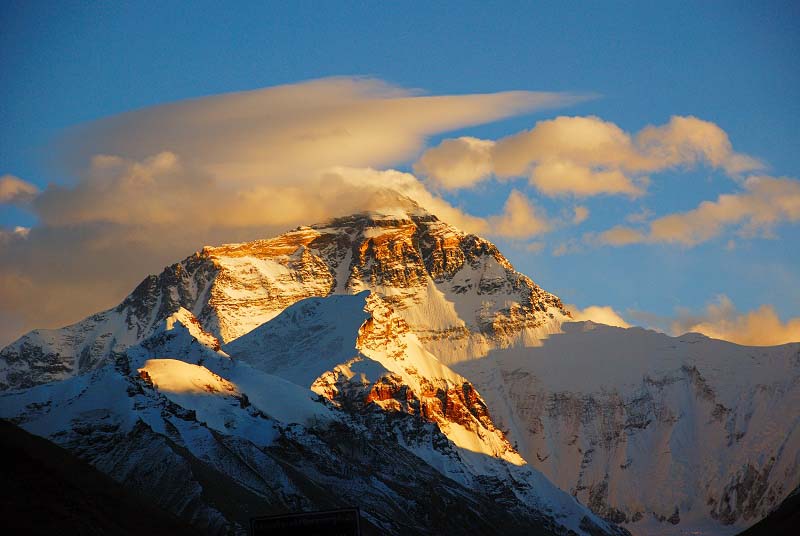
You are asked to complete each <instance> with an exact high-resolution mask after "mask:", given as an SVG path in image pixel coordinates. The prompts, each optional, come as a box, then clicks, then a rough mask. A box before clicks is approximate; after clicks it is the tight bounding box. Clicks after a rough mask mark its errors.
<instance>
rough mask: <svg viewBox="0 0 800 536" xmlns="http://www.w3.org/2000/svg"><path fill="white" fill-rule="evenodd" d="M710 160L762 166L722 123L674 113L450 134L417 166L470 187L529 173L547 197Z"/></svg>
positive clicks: (589, 192) (635, 186)
mask: <svg viewBox="0 0 800 536" xmlns="http://www.w3.org/2000/svg"><path fill="white" fill-rule="evenodd" d="M701 163H702V164H706V165H708V166H710V167H712V168H717V169H721V170H723V171H724V172H725V173H727V174H728V175H730V176H732V177H734V178H736V177H738V176H740V175H741V174H742V173H745V172H748V171H752V170H755V169H759V168H761V167H763V165H762V164H761V163H760V162H759V161H757V160H756V159H754V158H752V157H749V156H747V155H743V154H740V153H736V152H734V151H733V148H732V146H731V143H730V140H729V139H728V135H727V134H726V133H725V131H724V130H722V129H721V128H720V127H719V126H717V125H715V124H714V123H711V122H709V121H704V120H702V119H698V118H696V117H691V116H688V117H681V116H674V117H672V118H671V119H670V121H669V123H667V124H666V125H662V126H648V127H645V128H643V129H642V130H641V131H639V132H638V133H637V134H635V135H631V134H628V133H627V132H625V131H623V130H622V129H621V128H619V127H618V126H617V125H615V124H614V123H611V122H609V121H603V120H602V119H600V118H599V117H594V116H589V117H564V116H562V117H557V118H555V119H551V120H547V121H540V122H538V123H536V125H535V126H534V127H533V128H532V129H531V130H527V131H523V132H519V133H517V134H513V135H511V136H507V137H505V138H501V139H499V140H497V141H492V140H480V139H476V138H466V137H465V138H457V139H448V140H444V141H443V142H442V143H441V144H439V145H438V146H436V147H433V148H431V149H428V150H427V151H426V152H425V153H424V154H423V155H422V156H421V157H420V159H419V160H418V161H417V163H416V164H415V166H414V169H415V171H416V172H417V173H419V174H420V175H424V176H426V177H427V178H428V179H429V180H430V181H431V182H432V183H433V184H435V185H437V186H438V187H440V188H444V189H450V190H454V189H460V188H470V187H473V186H474V185H475V184H477V183H479V182H481V181H484V180H487V179H488V178H490V177H492V176H494V177H496V178H498V179H513V178H517V177H528V179H529V181H530V183H531V185H533V186H535V187H536V188H537V189H538V190H539V191H540V192H541V193H543V194H544V195H547V196H561V195H574V196H579V197H588V196H594V195H599V194H618V195H620V194H621V195H627V196H629V197H638V196H640V195H642V194H643V193H644V191H645V189H646V187H647V184H648V182H649V179H648V177H647V174H648V173H655V172H659V171H664V170H667V169H674V168H680V167H684V168H685V167H692V166H695V165H697V164H701Z"/></svg>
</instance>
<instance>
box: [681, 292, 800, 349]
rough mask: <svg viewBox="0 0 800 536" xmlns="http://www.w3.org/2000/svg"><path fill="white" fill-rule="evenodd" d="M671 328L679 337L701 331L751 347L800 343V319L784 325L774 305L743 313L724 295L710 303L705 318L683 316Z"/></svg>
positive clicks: (789, 320)
mask: <svg viewBox="0 0 800 536" xmlns="http://www.w3.org/2000/svg"><path fill="white" fill-rule="evenodd" d="M671 328H672V331H673V333H674V334H676V335H677V334H681V333H686V332H698V333H702V334H704V335H707V336H708V337H711V338H714V339H723V340H726V341H730V342H735V343H737V344H744V345H748V346H774V345H777V344H785V343H789V342H800V317H795V318H790V319H788V320H787V321H786V322H782V321H781V319H780V317H779V316H778V314H777V313H776V312H775V309H774V308H773V307H772V306H770V305H762V306H761V307H759V308H758V309H756V310H754V311H749V312H746V313H740V312H739V311H738V310H737V309H736V307H735V306H734V304H733V302H732V301H731V300H730V299H729V298H728V297H727V296H724V295H722V296H719V297H718V298H717V302H716V303H711V304H709V305H708V306H707V307H706V310H705V312H704V314H702V315H697V316H693V315H690V314H684V315H681V317H679V318H678V319H676V320H675V321H674V322H673V323H672V326H671Z"/></svg>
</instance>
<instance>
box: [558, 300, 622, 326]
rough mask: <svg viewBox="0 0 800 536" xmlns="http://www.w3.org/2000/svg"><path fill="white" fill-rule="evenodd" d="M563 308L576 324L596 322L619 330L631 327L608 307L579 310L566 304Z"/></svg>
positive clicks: (599, 306) (601, 306)
mask: <svg viewBox="0 0 800 536" xmlns="http://www.w3.org/2000/svg"><path fill="white" fill-rule="evenodd" d="M565 307H566V309H567V311H569V312H570V314H571V315H572V318H573V319H575V321H576V322H582V321H584V320H591V321H592V322H596V323H598V324H606V325H609V326H617V327H620V328H629V327H631V325H630V324H628V323H627V322H626V321H625V320H624V319H623V318H622V316H621V315H620V314H619V313H617V312H616V311H615V310H614V309H613V308H612V307H609V306H608V305H590V306H589V307H586V308H585V309H579V308H578V307H577V306H575V305H572V304H567V305H565Z"/></svg>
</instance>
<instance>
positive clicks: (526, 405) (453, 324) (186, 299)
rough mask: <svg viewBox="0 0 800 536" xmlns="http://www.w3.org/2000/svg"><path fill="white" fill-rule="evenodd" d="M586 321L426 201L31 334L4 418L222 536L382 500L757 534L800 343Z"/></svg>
mask: <svg viewBox="0 0 800 536" xmlns="http://www.w3.org/2000/svg"><path fill="white" fill-rule="evenodd" d="M570 320H571V319H570V318H569V316H568V315H567V314H566V313H565V312H564V310H563V308H562V304H561V301H560V300H559V299H558V298H557V297H555V296H553V295H552V294H549V293H548V292H546V291H544V290H542V289H541V288H539V287H538V286H537V285H536V284H535V283H533V281H531V280H530V279H529V278H528V277H526V276H524V275H522V274H519V273H518V272H516V271H514V269H513V267H512V266H511V265H510V263H509V262H508V261H507V260H506V259H505V258H504V257H503V256H502V255H501V254H500V252H499V251H498V250H497V248H496V247H495V246H494V245H492V244H491V243H489V242H488V241H486V240H483V239H481V238H479V237H476V236H473V235H467V234H464V233H462V232H460V231H458V230H457V229H454V228H453V227H451V226H449V225H447V224H445V223H443V222H441V221H439V220H438V219H436V218H435V217H434V216H432V215H430V214H428V213H426V212H424V211H423V210H422V209H420V208H419V207H418V206H416V205H415V204H413V202H411V201H407V200H406V201H404V202H403V203H401V208H397V207H395V208H392V209H391V210H383V211H375V212H371V213H368V214H359V215H354V216H350V217H347V218H340V219H337V220H334V221H332V222H329V223H327V224H324V225H316V226H313V227H301V228H298V229H296V230H294V231H291V232H289V233H286V234H284V235H281V236H279V237H276V238H272V239H268V240H260V241H256V242H251V243H247V244H234V245H226V246H221V247H214V248H211V247H207V248H204V249H203V250H202V251H201V252H198V253H197V254H195V255H193V256H191V257H189V258H188V259H185V260H184V261H182V262H180V263H177V264H175V265H172V266H170V267H168V268H166V269H165V270H164V272H162V273H161V274H160V275H159V276H150V277H148V278H146V279H145V280H144V281H143V282H142V283H141V284H140V285H139V286H138V287H137V288H136V289H135V290H134V291H133V293H131V295H130V296H128V297H127V298H126V299H125V300H124V301H123V302H122V303H121V304H120V305H119V306H118V307H116V308H114V309H111V310H109V311H105V312H102V313H98V314H96V315H94V316H92V317H89V318H87V319H86V320H84V321H82V322H79V323H77V324H74V325H72V326H69V327H66V328H63V329H61V330H36V331H33V332H31V333H29V334H27V335H25V336H24V337H22V338H21V339H19V340H18V341H16V342H14V343H12V344H11V345H9V346H8V347H6V348H5V349H3V350H2V351H0V382H2V384H1V385H2V387H3V388H4V389H6V391H5V392H4V393H0V416H2V417H4V418H8V419H12V420H13V421H14V422H16V423H19V424H20V425H21V426H22V427H24V428H25V429H27V430H29V431H31V432H33V433H35V434H38V435H41V436H44V437H48V438H49V439H51V440H52V441H54V442H56V443H58V444H59V445H61V446H63V447H65V448H67V449H68V450H70V451H71V452H73V453H75V454H77V455H78V456H79V457H81V458H82V459H84V460H87V461H89V462H90V463H91V464H92V465H94V466H95V467H97V468H98V469H100V470H101V471H103V472H104V473H106V474H108V475H110V476H112V477H113V478H114V479H115V480H117V481H118V482H122V483H123V484H125V485H126V486H128V487H130V488H132V489H135V490H138V491H140V492H142V493H144V494H146V495H149V496H151V497H153V498H154V499H156V500H157V501H158V502H159V503H160V504H161V505H163V506H164V507H165V508H167V509H168V510H170V511H171V512H174V513H175V514H177V515H179V516H180V517H181V518H182V519H184V520H187V521H188V522H191V523H192V524H193V525H194V526H199V527H203V528H204V529H205V530H208V531H211V532H224V531H226V530H228V529H230V528H231V527H233V528H235V527H237V526H238V527H243V526H245V524H246V520H247V518H248V516H250V515H257V514H259V515H260V514H266V513H283V512H286V511H295V510H303V509H305V510H308V509H328V508H334V507H348V506H360V507H361V508H362V511H363V513H364V516H365V523H366V525H367V526H368V527H371V528H372V529H373V530H375V531H378V532H382V533H396V534H408V533H421V534H422V533H431V532H436V533H451V532H457V531H463V530H466V529H469V530H470V531H471V532H473V533H486V534H492V533H496V532H497V530H498V527H502V529H503V532H504V533H512V534H513V533H520V534H530V533H532V532H533V533H535V532H536V531H539V532H541V533H544V534H567V533H569V531H573V532H575V533H579V534H613V533H620V531H621V529H619V528H618V527H616V526H614V525H613V523H609V522H607V521H605V520H604V519H603V518H606V519H610V520H612V521H613V522H614V523H622V524H625V525H626V526H627V527H628V528H630V529H631V530H632V531H633V532H635V533H636V534H650V533H652V534H665V533H670V532H675V533H680V531H687V530H695V531H705V532H703V533H708V534H733V533H735V532H736V531H738V530H741V529H742V528H744V527H746V526H748V525H750V524H752V523H754V522H755V521H757V520H758V519H760V518H761V517H763V516H765V515H766V514H767V513H768V512H769V511H770V510H771V509H772V508H773V507H774V506H776V505H777V504H778V503H779V502H780V501H781V500H782V499H783V498H784V497H785V495H786V494H787V493H788V491H789V490H791V489H794V488H795V487H796V485H797V482H798V480H800V473H799V472H798V452H800V431H798V427H797V415H796V412H792V411H791V408H796V407H800V389H799V388H798V385H800V381H798V378H800V373H799V371H800V357H798V356H800V346H798V345H785V346H782V347H776V348H763V349H752V348H744V347H740V346H736V345H731V344H728V343H722V342H721V341H712V340H710V339H707V338H705V337H701V336H696V335H689V336H685V337H682V338H671V337H667V336H665V335H661V334H656V333H654V332H648V331H645V330H641V329H630V330H622V329H618V328H610V327H607V326H600V325H594V324H591V323H568V322H570ZM551 481H552V482H555V483H556V484H557V485H558V486H559V487H560V488H561V489H562V490H564V491H561V490H559V489H558V488H556V487H555V486H554V485H553V484H552V483H551ZM643 482H647V486H646V488H647V489H642V483H643ZM572 496H575V497H577V498H578V499H579V500H580V502H581V503H583V504H584V505H586V506H581V504H579V503H578V502H576V501H575V499H574V498H573V497H572ZM587 507H588V508H587ZM589 509H591V510H592V511H594V513H595V514H597V515H595V514H593V513H592V512H590V511H589Z"/></svg>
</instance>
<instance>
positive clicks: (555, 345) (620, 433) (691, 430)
mask: <svg viewBox="0 0 800 536" xmlns="http://www.w3.org/2000/svg"><path fill="white" fill-rule="evenodd" d="M563 329H564V333H562V334H558V335H553V336H551V337H549V338H548V339H546V340H545V341H543V345H542V346H540V347H536V348H525V349H521V348H511V349H505V350H495V351H493V352H491V353H490V354H489V355H488V356H487V357H486V358H485V359H482V360H476V361H472V362H468V363H462V364H460V365H459V366H458V367H457V368H458V370H459V372H461V373H462V374H463V375H464V376H466V377H468V378H470V380H472V381H473V382H474V383H475V385H476V386H477V387H478V389H479V390H480V391H481V392H482V393H483V394H484V396H485V397H486V401H487V404H488V406H489V409H490V410H491V411H492V413H493V415H494V416H495V418H496V420H497V422H498V426H501V427H506V428H508V429H509V439H510V440H511V441H512V442H513V443H514V444H515V445H517V446H518V448H519V451H520V453H521V454H522V456H523V457H524V458H525V459H526V460H528V461H529V462H530V463H531V464H533V465H534V466H535V467H536V468H538V469H539V470H541V471H542V472H543V473H544V474H545V475H546V476H547V477H548V478H550V479H551V480H552V481H553V482H555V483H556V484H557V485H558V486H559V487H560V488H562V489H564V490H567V491H569V492H571V493H573V494H574V495H576V496H577V497H578V499H579V500H580V501H581V502H583V503H584V504H587V505H589V506H590V507H591V508H592V509H593V510H594V511H595V512H598V513H600V514H601V515H604V516H606V517H609V518H611V519H613V520H614V521H616V522H619V523H623V524H625V526H626V527H627V528H629V529H630V530H631V531H632V532H633V533H634V534H637V535H639V534H643V535H644V534H685V533H687V531H688V532H691V533H694V534H734V533H736V532H738V531H741V530H742V529H743V528H745V527H747V526H749V525H751V524H753V523H755V522H756V521H758V520H759V519H760V518H762V517H763V516H765V515H766V514H767V513H768V512H769V511H770V510H771V509H772V508H774V507H775V506H776V505H777V504H778V503H780V501H781V500H782V499H783V498H784V497H785V495H786V494H787V493H788V492H789V491H791V490H792V489H794V488H795V487H796V486H797V484H798V483H800V426H798V424H800V344H789V345H784V346H778V347H772V348H751V347H743V346H738V345H735V344H731V343H727V342H724V341H718V340H713V339H709V338H707V337H704V336H702V335H699V334H691V333H690V334H686V335H684V336H681V337H669V336H666V335H664V334H661V333H657V332H654V331H649V330H644V329H641V328H631V329H621V328H615V327H610V326H604V325H600V324H593V323H591V322H582V323H568V324H564V326H563Z"/></svg>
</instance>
